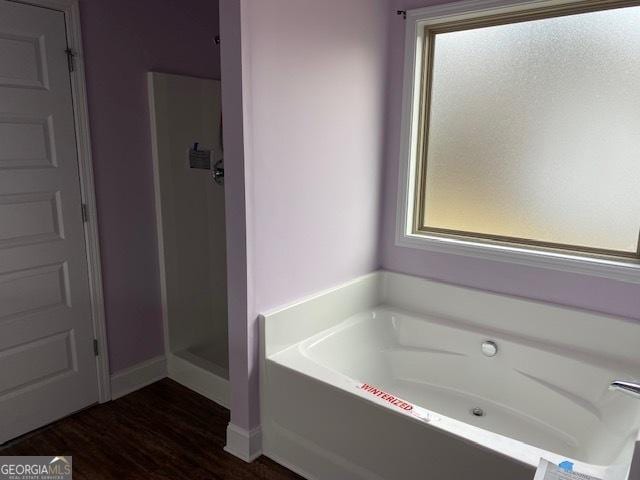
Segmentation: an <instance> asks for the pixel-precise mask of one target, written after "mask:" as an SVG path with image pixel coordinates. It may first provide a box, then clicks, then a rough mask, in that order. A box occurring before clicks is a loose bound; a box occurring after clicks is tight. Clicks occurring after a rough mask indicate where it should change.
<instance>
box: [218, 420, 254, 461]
mask: <svg viewBox="0 0 640 480" xmlns="http://www.w3.org/2000/svg"><path fill="white" fill-rule="evenodd" d="M224 450H225V451H226V452H229V453H230V454H231V455H234V456H236V457H238V458H239V459H241V460H244V461H245V462H253V461H254V460H255V459H256V458H258V457H259V456H260V455H262V430H261V429H260V427H257V428H254V429H253V430H245V429H244V428H240V427H238V426H237V425H234V424H233V423H231V422H229V425H227V444H226V445H225V447H224Z"/></svg>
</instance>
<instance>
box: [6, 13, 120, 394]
mask: <svg viewBox="0 0 640 480" xmlns="http://www.w3.org/2000/svg"><path fill="white" fill-rule="evenodd" d="M14 1H17V2H18V3H25V4H29V5H34V6H37V7H44V8H50V9H53V10H59V11H61V12H63V13H64V18H65V25H66V31H67V45H68V47H69V48H70V49H71V50H72V51H73V52H74V53H75V69H74V71H73V72H71V73H70V74H69V75H70V77H71V96H72V100H73V116H74V120H75V134H76V148H77V153H78V168H79V175H80V194H81V196H82V202H83V203H84V204H85V205H86V206H87V215H88V217H89V218H88V222H86V223H85V224H84V227H85V230H84V231H85V242H86V249H87V267H88V271H89V292H90V295H91V316H92V321H93V331H94V336H95V338H96V339H97V340H98V349H99V351H100V355H98V356H97V357H96V369H97V372H98V399H99V401H100V403H104V402H108V401H109V400H111V381H110V377H109V355H108V351H109V348H108V344H107V329H106V323H105V314H104V296H103V291H102V265H101V262H100V240H99V236H98V213H97V207H96V196H95V187H94V180H93V162H92V159H91V135H90V130H89V108H88V104H87V90H86V81H85V72H84V64H85V62H84V50H83V47H82V33H81V30H80V8H79V2H78V0H14Z"/></svg>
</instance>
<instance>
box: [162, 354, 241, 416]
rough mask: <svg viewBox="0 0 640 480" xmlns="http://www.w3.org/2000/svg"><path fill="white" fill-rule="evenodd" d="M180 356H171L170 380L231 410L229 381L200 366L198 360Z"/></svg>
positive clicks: (169, 362)
mask: <svg viewBox="0 0 640 480" xmlns="http://www.w3.org/2000/svg"><path fill="white" fill-rule="evenodd" d="M180 355H185V353H181V354H180ZM180 355H174V354H170V355H169V358H168V368H167V370H168V376H169V378H170V379H171V380H175V381H176V382H178V383H179V384H181V385H183V386H185V387H187V388H188V389H190V390H193V391H194V392H197V393H199V394H200V395H203V396H205V397H207V398H208V399H209V400H213V401H214V402H216V403H217V404H218V405H222V406H223V407H225V408H229V380H227V379H226V378H222V377H221V376H220V375H216V374H215V373H213V372H212V371H211V370H209V369H207V368H203V367H202V366H200V365H198V364H197V359H192V360H193V361H189V360H187V359H186V358H185V357H183V356H180Z"/></svg>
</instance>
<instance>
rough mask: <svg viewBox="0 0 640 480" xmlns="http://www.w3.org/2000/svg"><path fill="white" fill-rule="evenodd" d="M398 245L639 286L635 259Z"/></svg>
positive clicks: (448, 241) (480, 246)
mask: <svg viewBox="0 0 640 480" xmlns="http://www.w3.org/2000/svg"><path fill="white" fill-rule="evenodd" d="M396 245H397V246H399V247H407V248H417V249H421V250H428V251H432V252H438V253H448V254H452V255H460V256H466V257H474V258H480V259H484V260H493V261H499V262H504V263H511V264H516V265H526V266H530V267H538V268H546V269H551V270H557V271H561V272H570V273H578V274H583V275H589V276H596V277H603V278H608V279H612V280H618V281H622V282H627V283H637V284H640V262H637V261H634V260H633V259H629V260H617V259H607V258H600V257H597V258H596V257H587V256H581V255H572V254H571V253H564V252H554V251H549V250H537V249H535V248H532V247H517V246H512V245H498V244H491V243H484V242H480V241H477V242H476V241H473V240H459V239H452V238H446V237H439V236H431V235H414V234H404V233H401V234H399V235H398V237H397V239H396Z"/></svg>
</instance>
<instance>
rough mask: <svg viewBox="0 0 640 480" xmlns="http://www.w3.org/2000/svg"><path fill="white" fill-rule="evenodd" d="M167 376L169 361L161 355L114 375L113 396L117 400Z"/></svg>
mask: <svg viewBox="0 0 640 480" xmlns="http://www.w3.org/2000/svg"><path fill="white" fill-rule="evenodd" d="M166 376H167V360H166V358H165V356H164V355H159V356H157V357H154V358H152V359H150V360H146V361H144V362H141V363H138V364H137V365H134V366H133V367H129V368H127V369H125V370H122V371H120V372H118V373H115V374H113V375H112V376H111V395H112V397H113V400H115V399H117V398H120V397H123V396H124V395H127V394H129V393H131V392H135V391H136V390H140V389H141V388H143V387H146V386H147V385H151V384H152V383H155V382H157V381H158V380H162V379H163V378H165V377H166Z"/></svg>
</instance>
